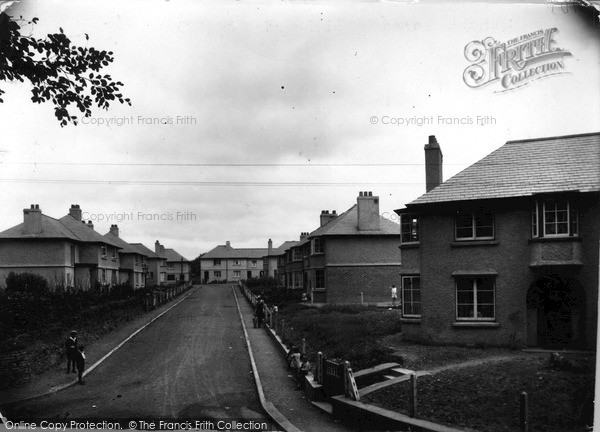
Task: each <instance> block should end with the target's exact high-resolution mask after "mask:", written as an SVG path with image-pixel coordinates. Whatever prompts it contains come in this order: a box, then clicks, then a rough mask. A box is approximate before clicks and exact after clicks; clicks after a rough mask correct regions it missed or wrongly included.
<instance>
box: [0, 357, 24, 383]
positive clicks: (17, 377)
mask: <svg viewBox="0 0 600 432" xmlns="http://www.w3.org/2000/svg"><path fill="white" fill-rule="evenodd" d="M30 378H31V373H30V369H29V356H28V355H27V351H25V350H21V351H15V352H12V353H7V354H0V387H5V388H11V387H17V386H20V385H24V384H26V383H27V382H28V381H29V380H30Z"/></svg>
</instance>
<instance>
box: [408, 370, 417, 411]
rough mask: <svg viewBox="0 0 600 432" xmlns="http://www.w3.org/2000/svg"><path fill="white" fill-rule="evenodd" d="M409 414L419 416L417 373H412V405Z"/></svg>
mask: <svg viewBox="0 0 600 432" xmlns="http://www.w3.org/2000/svg"><path fill="white" fill-rule="evenodd" d="M409 415H410V417H412V418H415V417H416V416H417V374H416V373H412V374H411V375H410V406H409Z"/></svg>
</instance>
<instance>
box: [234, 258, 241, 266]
mask: <svg viewBox="0 0 600 432" xmlns="http://www.w3.org/2000/svg"><path fill="white" fill-rule="evenodd" d="M233 265H234V266H240V265H242V262H241V261H240V260H239V259H236V260H234V261H233Z"/></svg>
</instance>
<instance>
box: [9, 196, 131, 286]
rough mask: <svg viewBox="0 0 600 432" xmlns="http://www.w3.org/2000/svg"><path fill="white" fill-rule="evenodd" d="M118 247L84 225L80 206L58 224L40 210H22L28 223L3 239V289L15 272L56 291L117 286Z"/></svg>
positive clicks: (15, 227)
mask: <svg viewBox="0 0 600 432" xmlns="http://www.w3.org/2000/svg"><path fill="white" fill-rule="evenodd" d="M119 249H120V247H119V245H117V244H115V243H114V242H112V241H111V240H109V239H106V238H104V237H103V236H102V235H100V234H99V233H97V232H96V231H94V226H93V224H92V223H91V222H88V223H85V222H84V221H82V220H81V209H80V207H79V205H72V206H71V208H70V210H69V214H68V215H66V216H64V217H62V218H60V219H54V218H52V217H49V216H47V215H44V214H43V213H42V210H41V209H40V208H39V205H37V204H36V205H31V208H29V209H25V210H23V223H21V224H18V225H16V226H14V227H12V228H9V229H7V230H5V231H3V232H1V233H0V286H4V285H5V280H6V276H7V275H8V274H9V273H10V272H15V273H25V272H29V273H36V274H39V275H41V276H43V277H45V278H46V280H47V281H48V284H49V286H50V287H51V288H52V289H55V288H57V287H77V288H82V289H89V288H90V287H92V286H93V285H94V284H96V283H98V284H102V285H114V284H116V283H118V280H119V254H118V250H119Z"/></svg>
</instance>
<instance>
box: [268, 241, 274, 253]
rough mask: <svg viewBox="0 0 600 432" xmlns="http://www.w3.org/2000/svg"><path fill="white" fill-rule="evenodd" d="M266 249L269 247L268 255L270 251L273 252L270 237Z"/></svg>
mask: <svg viewBox="0 0 600 432" xmlns="http://www.w3.org/2000/svg"><path fill="white" fill-rule="evenodd" d="M268 249H269V255H271V252H273V240H271V239H269V243H268Z"/></svg>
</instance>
